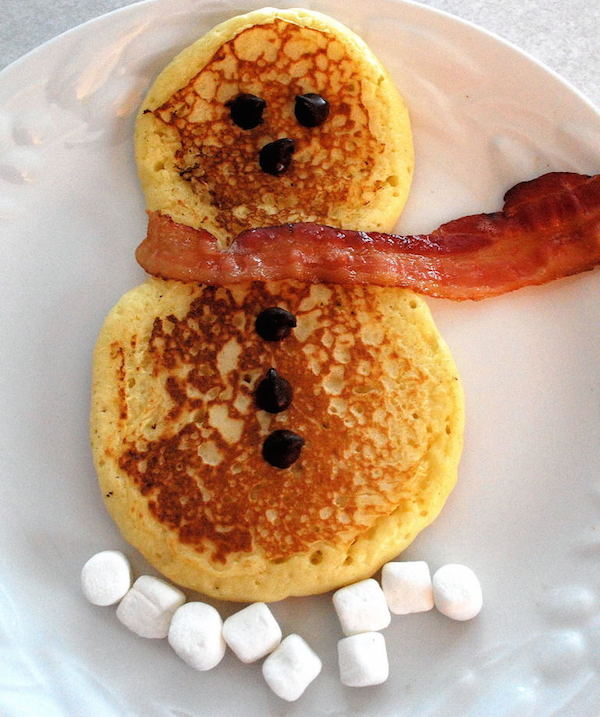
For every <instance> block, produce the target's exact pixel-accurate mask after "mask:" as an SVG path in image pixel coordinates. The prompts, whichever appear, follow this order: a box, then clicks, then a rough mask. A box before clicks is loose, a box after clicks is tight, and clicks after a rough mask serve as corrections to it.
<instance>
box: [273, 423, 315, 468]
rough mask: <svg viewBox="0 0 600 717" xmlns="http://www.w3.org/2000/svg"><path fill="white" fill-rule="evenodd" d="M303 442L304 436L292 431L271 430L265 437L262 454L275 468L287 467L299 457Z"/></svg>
mask: <svg viewBox="0 0 600 717" xmlns="http://www.w3.org/2000/svg"><path fill="white" fill-rule="evenodd" d="M304 443H305V440H304V438H302V436H299V435H298V434H297V433H294V432H293V431H286V430H285V429H283V430H278V431H273V433H270V434H269V435H268V436H267V437H266V438H265V442H264V443H263V449H262V455H263V458H264V459H265V461H267V463H269V464H270V465H272V466H274V467H275V468H289V467H290V466H291V465H292V463H295V462H296V461H297V460H298V458H300V453H301V451H302V446H303V445H304Z"/></svg>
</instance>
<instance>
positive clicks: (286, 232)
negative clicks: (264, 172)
mask: <svg viewBox="0 0 600 717" xmlns="http://www.w3.org/2000/svg"><path fill="white" fill-rule="evenodd" d="M136 258H137V260H138V262H139V263H140V265H141V266H142V267H143V268H144V269H145V270H146V271H147V272H148V273H150V274H154V275H156V276H161V277H163V278H167V279H179V280H183V281H198V282H203V283H208V284H232V283H239V282H243V281H252V280H261V281H264V280H279V279H299V280H301V281H308V282H314V283H319V282H329V283H337V284H375V285H380V286H402V287H408V288H410V289H413V290H414V291H416V292H419V293H422V294H427V295H429V296H435V297H440V298H447V299H454V300H463V299H475V300H478V299H485V298H487V297H490V296H496V295H498V294H503V293H505V292H508V291H513V290H514V289H519V288H521V287H523V286H529V285H533V284H543V283H546V282H548V281H551V280H553V279H558V278H560V277H564V276H568V275H570V274H576V273H579V272H582V271H586V270H588V269H591V268H592V267H594V266H595V265H596V264H598V263H600V174H599V175H595V176H593V177H589V176H586V175H581V174H574V173H570V172H551V173H549V174H545V175H543V176H541V177H538V178H537V179H534V180H531V181H529V182H522V183H520V184H517V185H516V186H515V187H513V188H512V189H510V190H509V191H508V192H507V193H506V195H505V197H504V207H503V209H502V211H499V212H494V213H492V214H477V215H472V216H468V217H463V218H462V219H456V220H454V221H451V222H448V223H447V224H443V225H442V226H440V227H439V228H438V229H436V230H435V231H434V232H432V233H431V234H420V235H416V236H399V235H395V234H383V233H378V232H358V231H350V230H342V229H335V228H333V227H328V226H323V225H319V224H310V223H305V224H285V225H281V226H274V227H265V228H260V229H250V230H248V231H245V232H242V233H241V234H240V235H239V236H238V237H237V238H236V240H235V241H234V242H233V244H232V245H231V247H230V248H229V249H228V250H225V251H221V250H219V249H218V246H217V241H216V239H215V237H214V236H213V235H212V234H210V233H209V232H207V231H204V230H202V229H200V230H198V229H192V228H191V227H187V226H184V225H181V224H177V223H176V222H174V221H172V220H171V219H170V218H169V217H168V216H166V215H163V214H160V213H157V212H150V213H149V223H148V236H147V238H146V239H145V240H144V241H143V242H142V244H141V245H140V246H139V247H138V249H137V252H136Z"/></svg>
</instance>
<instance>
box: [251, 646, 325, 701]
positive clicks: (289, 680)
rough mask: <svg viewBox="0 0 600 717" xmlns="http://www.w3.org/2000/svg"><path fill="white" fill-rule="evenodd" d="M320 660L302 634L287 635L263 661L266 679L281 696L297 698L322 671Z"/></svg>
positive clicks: (291, 699)
mask: <svg viewBox="0 0 600 717" xmlns="http://www.w3.org/2000/svg"><path fill="white" fill-rule="evenodd" d="M321 667H322V664H321V660H320V659H319V657H318V655H316V654H315V652H314V651H313V650H312V649H311V648H310V647H309V645H308V644H307V643H306V641H305V640H303V639H302V638H301V637H300V635H288V636H287V637H286V638H285V639H284V640H282V642H281V645H279V647H278V648H277V649H276V650H275V651H274V652H272V653H271V654H270V655H269V656H268V657H267V659H266V660H265V661H264V662H263V666H262V672H263V677H264V678H265V681H266V683H267V684H268V685H269V687H270V688H271V689H272V690H273V692H274V693H275V694H276V695H277V696H278V697H281V699H282V700H287V701H288V702H293V701H294V700H297V699H298V698H299V697H300V696H301V695H302V694H303V692H304V690H305V689H306V688H307V687H308V686H309V685H310V683H311V682H312V681H313V680H314V679H315V678H316V677H317V675H318V674H319V672H321Z"/></svg>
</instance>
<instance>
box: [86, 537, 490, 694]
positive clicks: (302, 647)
mask: <svg viewBox="0 0 600 717" xmlns="http://www.w3.org/2000/svg"><path fill="white" fill-rule="evenodd" d="M131 580H132V577H131V568H130V565H129V561H128V560H127V558H126V557H125V556H124V555H123V554H122V553H120V552H119V551H116V550H105V551H102V552H101V553H97V554H96V555H94V556H93V557H92V558H90V559H89V560H88V561H87V562H86V563H85V565H84V566H83V569H82V571H81V588H82V591H83V593H84V595H85V597H86V598H87V599H88V600H89V601H90V602H91V603H92V604H94V605H101V606H107V605H114V604H115V603H117V602H118V603H119V605H118V607H117V611H116V614H117V618H118V619H119V620H120V622H121V623H122V624H123V625H125V626H126V627H127V628H128V629H129V630H131V631H132V632H134V633H136V634H137V635H140V636H141V637H146V638H155V639H157V638H158V639H160V638H165V637H166V638H168V641H169V644H170V645H171V647H172V648H173V650H174V652H175V653H176V654H177V655H178V656H179V657H180V658H181V659H182V660H184V662H186V663H187V664H188V665H190V666H191V667H193V668H194V669H196V670H200V671H205V670H210V669H212V668H213V667H215V666H216V665H218V664H219V662H221V660H222V659H223V656H224V655H225V651H226V648H227V646H229V647H230V649H231V650H232V651H233V652H234V654H235V655H236V656H237V657H238V659H239V660H241V661H242V662H244V663H247V664H248V663H252V662H256V661H257V660H260V659H262V658H264V657H266V659H265V661H264V662H263V665H262V673H263V677H264V679H265V681H266V683H267V684H268V685H269V687H270V688H271V689H272V690H273V692H274V693H275V694H276V695H278V696H279V697H281V698H282V699H284V700H287V701H290V702H292V701H294V700H297V699H298V698H299V697H300V696H301V695H302V694H303V693H304V691H305V690H306V688H307V687H308V686H309V684H310V683H311V682H312V681H313V680H314V679H315V678H316V677H317V676H318V675H319V673H320V672H321V668H322V663H321V660H320V659H319V657H318V656H317V655H316V654H315V652H314V651H313V650H312V649H311V648H310V646H309V645H308V644H307V643H306V642H305V640H304V639H303V638H302V637H300V636H299V635H295V634H292V635H288V636H287V637H285V638H284V639H283V640H282V631H281V628H280V627H279V625H278V623H277V621H276V619H275V617H274V616H273V614H272V613H271V611H270V610H269V608H268V607H267V605H265V603H254V604H252V605H249V606H248V607H245V608H243V609H242V610H239V611H238V612H236V613H234V614H233V615H230V616H229V617H228V618H227V619H226V620H225V621H224V622H223V621H222V619H221V616H220V615H219V613H218V612H217V610H215V608H213V607H212V606H210V605H207V604H205V603H202V602H189V603H186V598H185V595H184V593H183V592H181V590H178V589H177V588H176V587H174V586H172V585H170V584H169V583H167V582H165V581H163V580H160V579H159V578H155V577H152V576H150V575H142V576H141V577H139V578H138V579H137V580H136V581H135V582H134V583H133V585H131ZM482 604H483V598H482V591H481V585H480V583H479V580H478V579H477V576H476V575H475V573H474V572H473V571H472V570H471V569H470V568H468V567H466V566H465V565H458V564H448V565H444V566H443V567H441V568H439V569H438V570H437V571H436V573H435V574H434V575H433V578H432V577H431V574H430V571H429V566H428V565H427V563H425V562H424V561H412V562H390V563H387V564H386V565H384V566H383V568H382V572H381V585H380V584H379V583H378V582H377V581H376V580H373V579H372V578H369V579H367V580H361V581H360V582H357V583H354V584H353V585H348V586H346V587H344V588H340V589H339V590H337V591H336V592H335V593H334V594H333V605H334V608H335V611H336V613H337V616H338V619H339V622H340V625H341V628H342V632H343V633H344V635H345V637H344V638H342V639H341V640H339V642H338V646H337V647H338V665H339V671H340V680H341V682H342V684H344V685H347V686H349V687H367V686H371V685H378V684H381V683H382V682H385V681H386V680H387V678H388V674H389V664H388V658H387V650H386V645H385V638H384V637H383V635H382V634H381V633H380V632H379V631H380V630H383V629H385V628H386V627H387V626H388V625H389V624H390V622H391V613H393V614H395V615H407V614H410V613H418V612H426V611H428V610H431V609H432V608H433V607H434V606H435V607H436V608H437V609H438V610H439V611H440V612H441V613H443V614H444V615H446V616H448V617H450V618H452V619H454V620H470V619H471V618H473V617H475V616H476V615H477V614H479V612H480V610H481V607H482Z"/></svg>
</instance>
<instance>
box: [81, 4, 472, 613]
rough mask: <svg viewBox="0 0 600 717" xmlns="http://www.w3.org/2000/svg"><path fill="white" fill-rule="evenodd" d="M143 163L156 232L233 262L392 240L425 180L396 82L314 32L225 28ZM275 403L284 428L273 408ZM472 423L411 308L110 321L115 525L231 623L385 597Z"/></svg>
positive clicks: (265, 291)
mask: <svg viewBox="0 0 600 717" xmlns="http://www.w3.org/2000/svg"><path fill="white" fill-rule="evenodd" d="M136 157H137V161H138V168H139V174H140V180H141V183H142V187H143V190H144V194H145V197H146V203H147V208H148V210H149V214H150V221H151V222H152V220H153V217H154V218H156V217H157V216H159V217H161V218H162V219H164V218H166V219H167V220H168V221H173V222H176V223H177V224H181V225H184V226H187V227H192V228H194V229H199V230H206V231H209V232H211V234H212V235H213V236H214V237H216V239H217V241H218V242H219V245H220V246H221V247H222V248H224V249H225V248H227V247H228V246H229V244H230V243H231V242H232V240H233V239H234V237H235V236H236V235H237V234H239V232H242V231H244V230H248V229H252V228H254V227H261V226H268V225H273V224H282V223H288V222H289V223H293V222H307V221H311V222H320V223H323V224H329V225H333V226H335V227H340V228H342V227H347V228H352V229H362V230H365V231H369V230H376V231H389V230H390V229H391V228H392V227H393V225H394V223H395V221H396V219H397V217H398V215H399V213H400V211H401V210H402V207H403V206H404V203H405V201H406V198H407V196H408V192H409V188H410V180H411V177H412V170H413V150H412V139H411V133H410V122H409V118H408V113H407V110H406V107H405V105H404V103H403V101H402V99H401V98H400V97H399V95H398V93H397V91H396V89H395V87H394V86H393V84H392V82H391V80H390V79H389V77H388V76H387V73H386V72H385V70H384V69H383V68H382V67H381V65H380V64H379V62H378V61H377V59H376V58H375V57H374V55H373V54H372V53H371V51H370V50H369V49H368V47H367V46H366V45H365V44H364V43H363V42H362V40H360V39H359V38H358V37H357V36H355V35H354V34H353V33H351V32H350V31H349V30H348V29H346V28H345V27H343V26H342V25H340V24H339V23H337V22H336V21H334V20H332V19H330V18H327V17H325V16H323V15H320V14H318V13H314V12H309V11H307V10H302V9H298V10H274V9H269V8H266V9H264V10H259V11H256V12H253V13H249V14H248V15H244V16H239V17H236V18H232V19H231V20H229V21H227V22H225V23H223V24H222V25H220V26H218V27H216V28H215V29H213V30H212V31H210V32H209V33H208V34H207V35H205V36H204V37H203V38H201V39H200V40H199V41H198V42H196V43H195V44H194V45H192V46H191V47H189V48H188V49H186V50H184V51H183V52H182V53H181V54H180V55H178V56H177V57H176V58H175V59H174V60H173V62H172V63H171V64H170V65H169V66H168V67H167V68H166V69H165V70H164V71H163V72H162V73H161V74H160V75H159V77H158V78H157V80H156V81H155V83H154V85H153V86H152V87H151V89H150V91H149V93H148V95H147V97H146V99H145V100H144V102H143V104H142V106H141V109H140V114H139V116H138V120H137V128H136ZM275 309H276V310H277V311H279V312H281V313H282V315H284V316H286V317H291V318H289V321H288V326H287V330H286V331H283V332H281V335H278V336H276V337H275V338H276V339H278V340H272V339H273V337H269V336H265V334H264V332H263V331H261V330H260V317H264V315H265V312H267V314H268V312H269V311H272V310H275ZM257 322H258V323H257ZM277 382H279V383H277ZM265 386H266V387H267V388H266V389H265ZM269 386H270V389H269ZM282 386H283V388H284V389H285V390H284V393H286V396H285V399H286V400H285V401H283V403H282V404H281V405H277V406H276V407H275V408H272V407H270V406H269V405H268V401H267V404H265V402H264V401H262V400H261V398H260V396H261V387H263V390H267V393H268V390H270V391H271V394H270V396H271V399H274V398H275V399H278V398H281V396H280V393H281V390H283V389H282V388H281V387H282ZM265 408H266V409H267V410H265ZM463 422H464V419H463V397H462V389H461V386H460V381H459V378H458V375H457V372H456V367H455V365H454V363H453V361H452V358H451V355H450V352H449V350H448V347H447V346H446V344H445V343H444V341H443V339H442V338H441V337H440V335H439V333H438V332H437V330H436V328H435V325H434V323H433V320H432V318H431V315H430V312H429V309H428V308H427V305H426V304H425V302H424V301H423V300H422V299H421V298H419V297H418V296H417V295H415V294H414V293H412V292H411V291H409V290H406V289H398V288H382V287H376V286H341V285H336V284H309V283H305V282H299V281H278V282H269V281H265V282H261V281H255V282H247V283H241V284H235V285H233V284H232V285H228V284H223V285H219V286H210V285H203V284H198V283H195V282H182V281H172V280H164V279H161V278H156V277H153V278H149V279H148V280H147V281H146V282H145V283H144V284H142V285H141V286H139V287H137V288H135V289H133V290H132V291H131V292H128V294H126V295H125V296H124V297H122V299H121V300H120V301H119V302H118V304H117V305H116V306H115V308H114V309H113V310H112V311H111V312H110V314H109V316H108V317H107V319H106V322H105V324H104V326H103V328H102V331H101V333H100V336H99V338H98V342H97V345H96V350H95V354H94V376H93V395H92V414H91V433H92V447H93V454H94V461H95V465H96V469H97V473H98V477H99V481H100V485H101V489H102V492H103V495H104V497H105V503H106V506H107V508H108V510H109V512H110V514H111V515H112V517H113V518H114V520H115V522H116V523H117V525H118V526H119V528H120V530H121V531H122V533H123V535H124V537H125V538H126V539H127V540H128V541H129V542H130V543H131V544H132V545H133V546H134V547H136V548H137V549H138V550H140V552H141V553H142V554H143V555H144V556H145V557H146V558H147V559H148V560H149V561H150V562H151V563H152V564H153V565H154V566H155V567H156V568H157V569H158V570H160V571H161V572H162V573H163V574H164V575H165V576H167V577H168V578H170V579H171V580H173V581H175V582H177V583H179V584H180V585H183V586H185V587H188V588H191V589H195V590H198V591H200V592H202V593H205V594H207V595H211V596H213V597H219V598H223V599H226V600H236V601H254V600H265V601H272V600H278V599H282V598H284V597H286V596H288V595H307V594H314V593H319V592H324V591H327V590H330V589H333V588H336V587H339V586H340V585H343V584H347V583H349V582H352V581H355V580H358V579H361V578H364V577H368V576H370V575H372V574H373V573H374V572H375V570H377V569H378V568H379V567H380V566H381V565H382V564H383V563H384V562H386V561H387V560H389V559H391V558H393V557H394V556H396V555H397V554H398V553H399V552H401V550H403V549H404V548H405V547H406V546H407V545H408V544H409V543H410V542H411V541H412V540H413V539H414V537H415V536H416V535H417V533H418V532H419V531H420V530H421V529H422V528H424V527H425V526H426V525H428V524H429V523H430V522H431V521H432V520H433V519H434V518H435V517H436V516H437V514H438V513H439V511H440V510H441V508H442V506H443V503H444V501H445V499H446V497H447V496H448V494H449V492H450V491H451V489H452V487H453V486H454V483H455V481H456V475H457V467H458V462H459V458H460V452H461V448H462V433H463ZM281 432H286V433H287V434H289V435H292V436H296V445H295V449H294V451H292V453H293V455H292V457H291V460H290V461H284V463H285V465H278V464H277V463H276V462H274V461H273V460H272V459H271V458H272V457H271V456H270V454H269V451H268V450H266V449H265V446H266V445H267V443H268V441H269V439H270V438H272V437H273V435H275V434H279V433H281ZM289 435H288V438H289ZM289 440H292V439H289ZM288 448H289V446H288Z"/></svg>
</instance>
